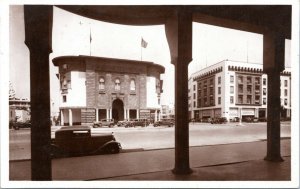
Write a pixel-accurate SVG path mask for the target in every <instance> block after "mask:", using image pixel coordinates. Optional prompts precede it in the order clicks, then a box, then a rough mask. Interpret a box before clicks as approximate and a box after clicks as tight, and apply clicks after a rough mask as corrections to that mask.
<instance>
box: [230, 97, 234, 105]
mask: <svg viewBox="0 0 300 189" xmlns="http://www.w3.org/2000/svg"><path fill="white" fill-rule="evenodd" d="M233 101H234V99H233V96H230V104H233V103H234V102H233Z"/></svg>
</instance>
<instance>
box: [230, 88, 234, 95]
mask: <svg viewBox="0 0 300 189" xmlns="http://www.w3.org/2000/svg"><path fill="white" fill-rule="evenodd" d="M233 91H234V88H233V86H230V93H231V94H233Z"/></svg>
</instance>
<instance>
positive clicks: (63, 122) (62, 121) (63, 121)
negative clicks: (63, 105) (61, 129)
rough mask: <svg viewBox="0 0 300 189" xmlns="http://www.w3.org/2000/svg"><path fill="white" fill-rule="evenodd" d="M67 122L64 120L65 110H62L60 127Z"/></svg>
mask: <svg viewBox="0 0 300 189" xmlns="http://www.w3.org/2000/svg"><path fill="white" fill-rule="evenodd" d="M64 124H65V120H64V110H63V109H62V110H60V125H61V126H64Z"/></svg>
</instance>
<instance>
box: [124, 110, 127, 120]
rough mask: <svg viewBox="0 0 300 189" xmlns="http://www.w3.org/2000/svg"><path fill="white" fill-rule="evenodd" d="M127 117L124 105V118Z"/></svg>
mask: <svg viewBox="0 0 300 189" xmlns="http://www.w3.org/2000/svg"><path fill="white" fill-rule="evenodd" d="M125 119H127V114H126V108H125V107H124V120H125Z"/></svg>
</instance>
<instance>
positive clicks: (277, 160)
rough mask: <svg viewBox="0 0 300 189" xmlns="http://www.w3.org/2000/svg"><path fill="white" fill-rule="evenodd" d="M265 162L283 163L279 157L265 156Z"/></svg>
mask: <svg viewBox="0 0 300 189" xmlns="http://www.w3.org/2000/svg"><path fill="white" fill-rule="evenodd" d="M264 160H265V161H272V162H283V161H284V159H283V158H282V157H281V156H266V157H265V158H264Z"/></svg>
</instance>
